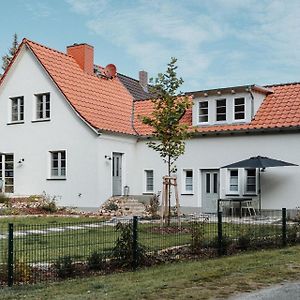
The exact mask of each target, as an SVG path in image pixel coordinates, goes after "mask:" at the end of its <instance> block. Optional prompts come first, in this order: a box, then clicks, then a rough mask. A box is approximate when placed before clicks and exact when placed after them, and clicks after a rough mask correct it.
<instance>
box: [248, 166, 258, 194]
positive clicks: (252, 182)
mask: <svg viewBox="0 0 300 300" xmlns="http://www.w3.org/2000/svg"><path fill="white" fill-rule="evenodd" d="M246 193H251V194H256V169H248V170H246Z"/></svg>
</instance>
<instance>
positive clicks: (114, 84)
mask: <svg viewBox="0 0 300 300" xmlns="http://www.w3.org/2000/svg"><path fill="white" fill-rule="evenodd" d="M25 44H26V45H27V46H28V47H29V48H30V49H31V50H32V52H33V54H34V55H35V56H36V58H37V59H38V60H39V61H40V63H41V64H42V65H43V67H44V68H45V70H46V71H47V72H48V74H49V75H50V77H51V78H52V79H53V81H54V82H55V83H56V85H57V87H58V88H59V89H60V90H61V92H62V93H63V94H64V95H65V97H66V99H67V100H68V101H69V103H70V104H71V105H72V106H73V108H74V109H75V110H76V111H77V112H78V114H79V115H80V116H81V117H82V118H83V119H84V120H85V121H86V122H87V123H88V124H90V125H91V126H92V127H94V128H95V129H99V130H105V131H106V130H107V131H113V132H118V133H125V134H136V133H138V134H140V135H150V134H151V132H152V129H151V128H150V127H149V126H147V125H145V124H143V123H142V122H141V121H140V119H139V116H143V115H149V114H150V113H151V111H152V109H153V106H152V102H151V100H140V101H135V102H134V129H133V128H132V124H131V118H132V105H133V98H132V96H131V94H130V93H129V92H128V90H127V89H126V88H125V87H124V86H123V84H122V83H121V82H120V80H119V79H118V77H115V78H113V79H105V78H103V77H100V78H99V77H97V76H95V75H89V74H87V73H85V72H84V71H83V70H82V69H81V68H80V67H79V65H78V64H77V63H76V61H75V60H74V59H73V57H71V56H69V55H67V54H65V53H62V52H59V51H56V50H54V49H51V48H48V47H45V46H43V45H40V44H38V43H35V42H32V41H29V40H27V39H23V41H22V43H21V45H20V47H19V49H18V51H17V53H16V55H15V57H14V58H13V60H12V61H11V63H10V65H9V67H8V68H7V70H6V71H5V73H4V74H3V76H2V77H1V78H0V85H1V83H2V82H3V80H4V78H5V77H6V75H7V72H8V71H9V69H10V67H11V65H12V64H13V62H14V61H15V59H16V57H17V55H18V53H19V52H20V49H21V48H22V47H23V46H24V45H25ZM268 88H271V89H272V90H273V93H272V94H268V95H267V96H266V98H265V99H264V101H263V103H262V104H261V106H260V108H259V109H258V111H257V113H256V115H255V118H254V119H253V120H252V121H251V123H249V124H231V125H214V126H198V127H196V130H197V132H199V133H203V134H204V133H218V132H226V131H230V132H232V131H249V130H258V129H274V128H279V129H280V128H292V127H300V82H296V83H290V84H279V85H273V86H268ZM182 122H184V123H186V124H188V125H190V126H191V128H192V110H191V109H189V110H187V112H186V113H185V115H184V116H183V118H182Z"/></svg>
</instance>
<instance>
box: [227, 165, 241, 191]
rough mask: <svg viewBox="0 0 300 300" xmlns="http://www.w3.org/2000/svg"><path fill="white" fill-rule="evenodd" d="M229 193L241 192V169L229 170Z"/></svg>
mask: <svg viewBox="0 0 300 300" xmlns="http://www.w3.org/2000/svg"><path fill="white" fill-rule="evenodd" d="M229 193H230V194H239V170H238V169H234V170H229Z"/></svg>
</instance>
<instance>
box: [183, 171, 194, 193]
mask: <svg viewBox="0 0 300 300" xmlns="http://www.w3.org/2000/svg"><path fill="white" fill-rule="evenodd" d="M183 191H184V194H193V191H194V185H193V170H191V169H188V170H183Z"/></svg>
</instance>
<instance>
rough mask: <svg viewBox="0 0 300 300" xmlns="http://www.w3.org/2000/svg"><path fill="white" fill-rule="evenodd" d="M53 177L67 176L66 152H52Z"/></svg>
mask: <svg viewBox="0 0 300 300" xmlns="http://www.w3.org/2000/svg"><path fill="white" fill-rule="evenodd" d="M51 176H54V177H65V176H66V151H55V152H51Z"/></svg>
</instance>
